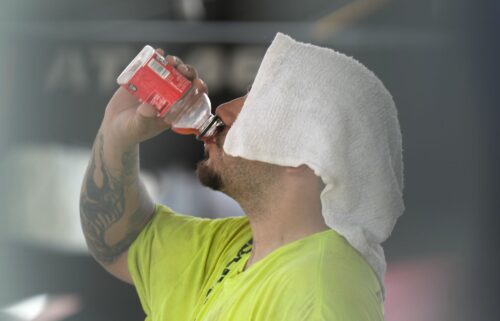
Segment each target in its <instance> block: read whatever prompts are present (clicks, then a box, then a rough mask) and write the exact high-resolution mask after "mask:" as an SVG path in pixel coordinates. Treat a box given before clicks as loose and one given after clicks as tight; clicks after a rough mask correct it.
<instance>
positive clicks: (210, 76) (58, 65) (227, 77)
mask: <svg viewBox="0 0 500 321" xmlns="http://www.w3.org/2000/svg"><path fill="white" fill-rule="evenodd" d="M264 53H265V48H263V47H256V46H245V47H238V48H236V49H235V50H232V51H224V50H223V49H222V48H218V47H216V46H199V47H194V48H191V49H190V50H189V52H187V53H186V54H185V56H184V57H181V59H183V60H184V61H185V62H186V63H187V64H190V65H192V66H194V67H195V68H196V69H197V70H198V73H199V75H200V77H201V78H202V79H203V80H204V81H205V82H206V83H207V85H208V88H209V90H210V92H212V93H214V92H217V91H219V90H222V89H224V88H229V89H231V90H233V91H235V92H241V93H243V92H244V91H245V90H246V89H247V87H248V85H250V84H251V83H252V81H253V79H254V77H255V75H256V74H257V70H258V68H259V65H260V62H261V60H262V57H263V56H264ZM136 54H137V48H136V47H133V46H121V47H103V46H99V47H95V46H94V47H90V48H86V49H82V48H81V47H77V46H75V47H61V48H59V49H57V50H56V52H55V53H54V54H53V56H52V57H53V58H52V61H50V62H49V64H48V70H47V72H46V76H45V79H44V87H43V88H44V89H45V91H46V92H49V93H54V92H60V91H68V92H70V93H71V92H73V93H84V92H92V91H98V92H100V93H103V94H109V93H112V92H113V91H114V90H116V88H118V85H117V84H116V77H118V75H119V74H120V72H121V71H122V70H123V69H124V68H125V67H126V66H127V64H128V63H129V62H130V61H131V60H132V59H133V57H134V56H135V55H136Z"/></svg>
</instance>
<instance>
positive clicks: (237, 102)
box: [215, 97, 245, 127]
mask: <svg viewBox="0 0 500 321" xmlns="http://www.w3.org/2000/svg"><path fill="white" fill-rule="evenodd" d="M244 101H245V97H239V98H236V99H233V100H231V101H228V102H226V103H223V104H221V105H219V106H218V107H217V108H216V109H215V115H217V116H218V117H219V118H220V119H221V120H222V122H223V123H224V124H225V125H226V126H227V127H231V125H232V124H233V122H234V121H235V120H236V117H238V114H239V113H240V111H241V108H242V107H243V103H244Z"/></svg>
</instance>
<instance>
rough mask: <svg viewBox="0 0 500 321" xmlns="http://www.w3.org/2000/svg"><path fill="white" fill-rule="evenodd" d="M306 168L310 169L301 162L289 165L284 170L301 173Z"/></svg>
mask: <svg viewBox="0 0 500 321" xmlns="http://www.w3.org/2000/svg"><path fill="white" fill-rule="evenodd" d="M307 170H311V169H310V168H309V166H307V165H306V164H302V165H300V166H298V167H290V166H286V167H285V172H286V173H289V174H301V173H304V172H305V171H307Z"/></svg>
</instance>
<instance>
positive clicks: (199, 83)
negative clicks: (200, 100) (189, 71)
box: [193, 78, 208, 94]
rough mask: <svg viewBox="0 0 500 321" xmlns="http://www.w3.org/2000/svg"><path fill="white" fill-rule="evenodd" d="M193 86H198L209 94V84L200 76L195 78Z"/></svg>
mask: <svg viewBox="0 0 500 321" xmlns="http://www.w3.org/2000/svg"><path fill="white" fill-rule="evenodd" d="M193 86H195V87H196V88H198V89H199V90H201V91H203V92H205V93H207V94H208V86H207V84H206V83H205V82H204V81H203V80H201V79H200V78H195V79H194V80H193Z"/></svg>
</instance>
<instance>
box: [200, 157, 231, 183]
mask: <svg viewBox="0 0 500 321" xmlns="http://www.w3.org/2000/svg"><path fill="white" fill-rule="evenodd" d="M196 176H197V177H198V180H199V181H200V183H201V184H202V185H203V186H206V187H208V188H211V189H213V190H214V191H221V190H222V188H223V187H224V184H223V181H222V177H221V175H220V174H219V173H217V172H216V171H215V170H214V169H213V168H212V167H210V166H209V165H208V154H207V153H205V158H204V159H203V160H201V161H200V162H198V164H197V165H196Z"/></svg>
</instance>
